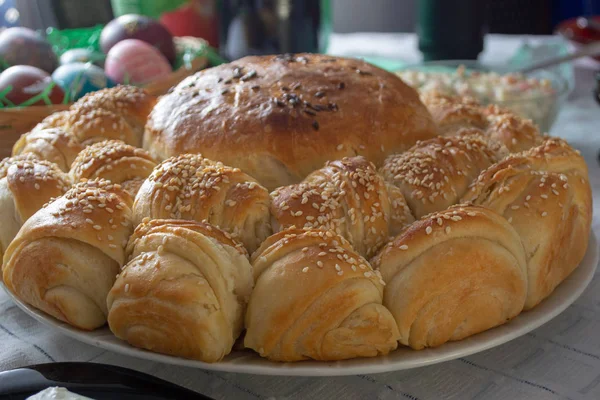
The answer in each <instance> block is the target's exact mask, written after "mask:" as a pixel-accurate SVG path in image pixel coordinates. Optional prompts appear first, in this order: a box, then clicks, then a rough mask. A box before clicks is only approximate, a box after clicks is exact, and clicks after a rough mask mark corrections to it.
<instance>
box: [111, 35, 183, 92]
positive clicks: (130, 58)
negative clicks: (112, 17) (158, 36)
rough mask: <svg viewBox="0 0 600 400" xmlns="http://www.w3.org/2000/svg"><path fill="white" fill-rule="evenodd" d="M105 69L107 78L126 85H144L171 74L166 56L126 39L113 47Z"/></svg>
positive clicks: (139, 41)
mask: <svg viewBox="0 0 600 400" xmlns="http://www.w3.org/2000/svg"><path fill="white" fill-rule="evenodd" d="M104 69H105V72H106V76H108V77H109V78H110V79H112V80H113V81H115V82H117V83H124V84H144V83H148V82H151V81H153V80H156V79H159V78H163V77H166V76H167V75H169V74H170V73H171V65H170V64H169V61H167V59H166V58H165V56H163V55H162V54H161V53H160V51H158V50H157V49H156V48H155V47H152V46H151V45H149V44H148V43H146V42H142V41H141V40H137V39H126V40H123V41H121V42H119V43H117V44H116V45H115V46H113V48H112V49H110V51H109V52H108V55H107V56H106V61H105V63H104Z"/></svg>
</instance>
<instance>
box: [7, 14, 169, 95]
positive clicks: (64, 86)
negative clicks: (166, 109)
mask: <svg viewBox="0 0 600 400" xmlns="http://www.w3.org/2000/svg"><path fill="white" fill-rule="evenodd" d="M100 48H101V50H102V52H103V54H99V53H97V52H94V51H92V50H90V49H84V48H80V49H71V50H67V51H66V52H64V53H63V54H62V55H61V56H60V58H58V57H57V56H56V54H55V53H54V52H53V51H52V46H51V45H50V43H49V42H48V41H47V40H46V39H45V38H44V37H43V36H42V35H40V34H38V33H37V32H35V31H33V30H31V29H27V28H21V27H17V28H8V29H5V30H4V31H2V32H1V33H0V59H2V60H3V61H4V63H5V65H7V66H10V67H8V68H6V69H5V70H4V71H3V72H2V73H1V74H0V94H1V99H0V100H1V101H2V103H3V104H4V105H11V106H12V105H23V104H24V103H25V105H44V104H47V101H48V100H49V101H50V103H52V104H60V103H62V102H64V101H65V96H66V97H67V99H68V100H69V101H75V100H77V99H79V98H80V97H82V96H83V95H85V94H86V93H89V92H93V91H96V90H100V89H104V88H107V87H112V86H115V85H116V84H132V85H143V84H146V83H148V82H151V81H154V80H156V79H161V78H163V77H165V76H167V75H168V74H170V73H171V72H172V65H173V63H174V62H175V57H176V54H175V45H174V43H173V36H172V35H171V33H169V31H168V30H167V29H166V28H165V27H164V26H163V25H161V24H160V23H159V22H157V21H155V20H153V19H151V18H148V17H145V16H141V15H135V14H128V15H123V16H121V17H119V18H116V19H114V20H112V21H111V22H110V23H108V24H107V25H106V26H105V27H104V29H103V30H102V33H101V36H100Z"/></svg>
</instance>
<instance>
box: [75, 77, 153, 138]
mask: <svg viewBox="0 0 600 400" xmlns="http://www.w3.org/2000/svg"><path fill="white" fill-rule="evenodd" d="M155 103H156V98H155V97H154V96H152V95H150V94H149V93H148V92H146V91H145V90H144V89H141V88H137V87H135V86H117V87H114V88H109V89H102V90H98V91H96V92H92V93H89V94H87V95H85V96H83V97H82V98H81V99H79V100H77V102H75V103H74V104H73V105H72V106H71V108H70V110H69V114H68V116H67V118H66V121H65V129H66V130H67V131H69V132H70V133H71V134H73V135H74V136H75V137H76V138H78V139H79V141H81V142H82V143H95V142H99V141H102V140H106V139H118V140H122V141H124V142H125V143H127V144H130V145H132V146H136V147H142V136H143V134H144V125H145V124H146V120H147V119H148V114H149V113H150V111H151V110H152V108H153V107H154V104H155Z"/></svg>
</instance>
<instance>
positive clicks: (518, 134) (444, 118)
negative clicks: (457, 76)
mask: <svg viewBox="0 0 600 400" xmlns="http://www.w3.org/2000/svg"><path fill="white" fill-rule="evenodd" d="M421 100H422V101H423V103H424V104H425V105H426V106H427V108H428V110H429V112H430V113H431V115H432V116H433V120H434V121H435V122H436V124H437V125H438V129H439V131H440V133H441V134H442V135H443V136H453V135H455V134H456V132H457V131H459V130H460V129H462V128H475V129H479V130H481V132H482V133H483V134H484V135H485V136H487V137H488V138H489V139H492V140H495V141H498V142H500V143H502V144H504V145H505V146H506V147H507V148H508V150H509V151H510V152H519V151H523V150H527V149H529V148H531V147H533V146H536V145H538V144H539V143H540V141H541V139H542V136H541V135H540V132H539V130H538V129H537V128H536V126H535V125H534V124H533V122H532V121H531V120H528V119H523V118H520V117H518V116H516V115H515V114H513V113H512V112H510V111H509V110H505V109H502V108H500V107H498V106H496V105H489V106H486V107H484V106H481V105H480V104H479V103H477V101H475V100H474V99H473V98H470V97H460V96H456V97H452V96H447V95H444V94H441V93H438V92H435V91H430V92H425V93H423V94H421Z"/></svg>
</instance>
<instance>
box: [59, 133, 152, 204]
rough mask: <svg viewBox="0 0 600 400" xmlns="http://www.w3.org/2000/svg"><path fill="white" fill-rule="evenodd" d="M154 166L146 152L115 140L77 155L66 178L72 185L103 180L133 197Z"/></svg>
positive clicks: (89, 148) (97, 145) (102, 143)
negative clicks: (119, 186)
mask: <svg viewBox="0 0 600 400" xmlns="http://www.w3.org/2000/svg"><path fill="white" fill-rule="evenodd" d="M155 166H156V162H155V161H154V160H153V159H152V157H150V154H148V152H147V151H146V150H143V149H140V148H137V147H133V146H130V145H128V144H125V143H123V142H121V141H119V140H106V141H104V142H98V143H95V144H93V145H91V146H89V147H87V148H85V150H83V151H82V152H81V153H79V155H78V156H77V158H76V159H75V162H73V165H72V166H71V171H70V173H69V174H70V176H71V179H72V180H73V182H79V181H80V180H81V179H94V178H103V179H107V180H110V181H111V182H113V183H118V184H120V185H121V187H122V188H123V189H125V190H126V191H127V192H129V194H131V195H132V196H135V195H136V193H137V192H138V190H139V188H140V186H141V185H142V183H143V182H144V180H145V179H146V178H147V177H148V175H150V173H151V172H152V170H153V169H154V167H155Z"/></svg>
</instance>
